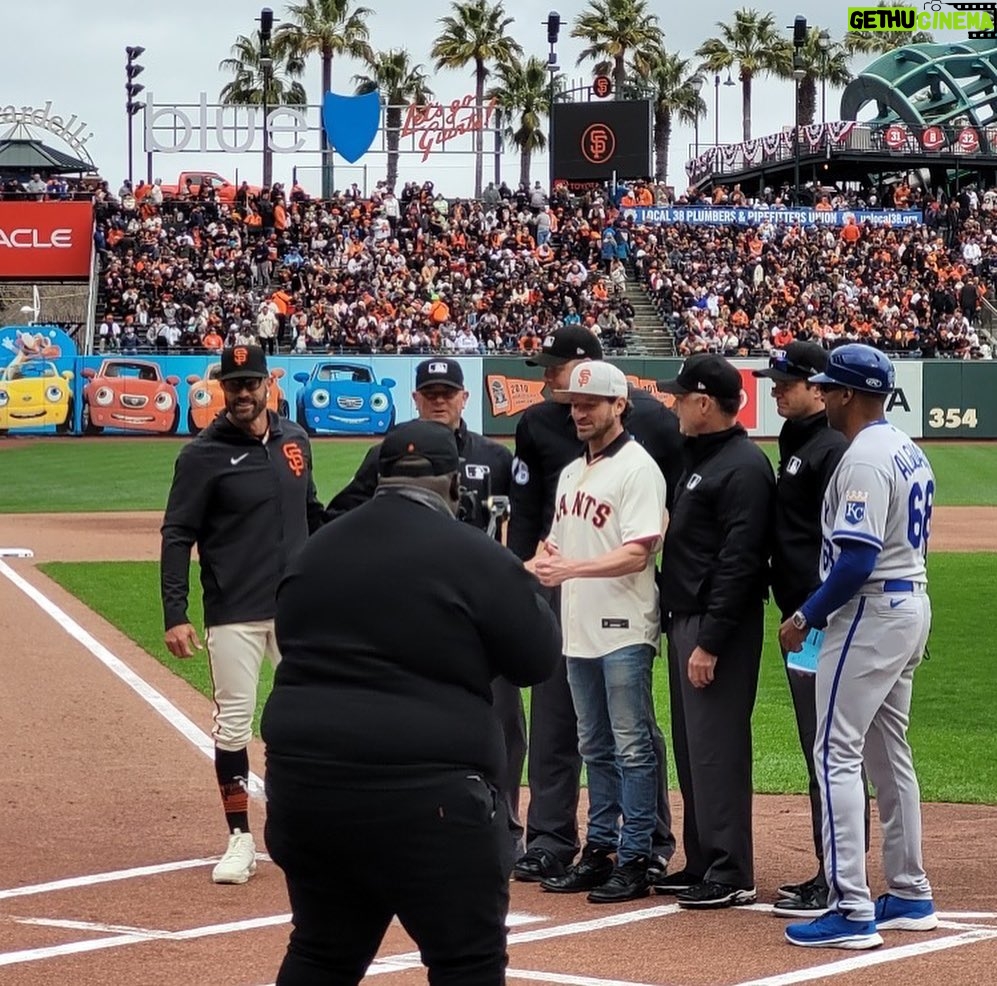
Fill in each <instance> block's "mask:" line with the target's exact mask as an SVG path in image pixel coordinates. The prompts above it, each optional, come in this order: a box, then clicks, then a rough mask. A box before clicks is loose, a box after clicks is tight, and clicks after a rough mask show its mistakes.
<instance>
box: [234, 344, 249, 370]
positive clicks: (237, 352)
mask: <svg viewBox="0 0 997 986" xmlns="http://www.w3.org/2000/svg"><path fill="white" fill-rule="evenodd" d="M232 359H233V360H234V361H235V365H236V366H242V364H243V363H245V362H246V360H248V359H249V350H248V349H246V347H245V346H236V347H235V349H233V350H232Z"/></svg>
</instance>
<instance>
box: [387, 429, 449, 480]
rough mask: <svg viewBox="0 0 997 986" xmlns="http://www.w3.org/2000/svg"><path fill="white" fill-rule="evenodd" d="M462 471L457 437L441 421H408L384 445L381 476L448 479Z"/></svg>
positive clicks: (393, 432)
mask: <svg viewBox="0 0 997 986" xmlns="http://www.w3.org/2000/svg"><path fill="white" fill-rule="evenodd" d="M459 468H460V455H459V454H458V452H457V437H456V436H455V435H454V433H453V431H451V430H450V429H449V428H448V427H447V426H446V425H444V424H440V422H438V421H406V422H405V423H404V424H400V425H399V426H398V427H397V428H393V429H392V430H391V431H389V432H388V434H387V435H386V436H385V438H384V441H383V442H381V451H380V454H379V455H378V459H377V471H378V475H380V476H385V477H391V476H446V475H448V474H449V473H452V472H457V470H458V469H459Z"/></svg>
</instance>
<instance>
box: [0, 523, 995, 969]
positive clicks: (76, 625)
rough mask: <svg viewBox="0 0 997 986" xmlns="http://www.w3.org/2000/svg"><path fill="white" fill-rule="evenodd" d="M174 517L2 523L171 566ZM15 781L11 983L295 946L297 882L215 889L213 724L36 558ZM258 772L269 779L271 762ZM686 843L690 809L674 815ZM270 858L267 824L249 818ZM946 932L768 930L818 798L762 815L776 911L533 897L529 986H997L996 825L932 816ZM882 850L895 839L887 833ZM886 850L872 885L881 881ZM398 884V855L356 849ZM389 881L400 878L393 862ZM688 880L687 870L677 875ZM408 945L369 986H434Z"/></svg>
mask: <svg viewBox="0 0 997 986" xmlns="http://www.w3.org/2000/svg"><path fill="white" fill-rule="evenodd" d="M995 516H997V515H995V513H994V511H987V510H969V509H968V508H948V509H946V508H938V509H937V510H936V513H935V525H934V531H933V537H932V547H933V548H937V549H939V550H997V530H995V527H997V525H995V523H994V520H995ZM159 520H160V517H159V515H158V514H149V513H133V514H96V515H79V516H68V515H60V516H39V515H21V516H13V517H12V516H6V517H0V546H4V547H7V546H19V547H29V548H31V549H33V550H34V552H35V555H36V557H35V561H43V560H116V559H121V560H130V559H138V560H148V559H155V558H157V557H158V551H159V542H158V525H159ZM0 628H2V639H3V651H2V658H0V659H2V661H3V674H2V675H0V707H2V708H3V710H4V740H5V756H4V761H3V762H4V768H5V769H4V780H3V785H2V788H0V831H2V832H3V833H4V848H5V853H4V860H3V863H2V865H0V982H3V983H4V984H5V986H42V984H45V986H48V984H51V983H56V982H65V983H73V984H74V986H91V984H92V986H107V984H115V986H117V984H128V986H132V984H137V986H146V984H148V986H152V984H155V986H191V984H211V986H264V984H269V983H272V982H273V980H274V976H275V973H276V970H277V967H278V965H279V962H280V958H281V955H282V953H283V948H284V944H285V942H286V936H287V931H288V925H287V910H288V905H287V898H286V894H285V890H284V886H283V882H282V880H281V878H280V873H279V871H278V870H277V869H276V868H275V867H274V866H273V865H272V864H270V863H269V862H266V861H263V862H262V863H261V865H260V869H259V872H258V874H257V876H256V877H254V878H253V880H251V881H250V883H249V884H247V885H246V886H244V887H215V886H213V885H212V884H211V883H210V880H209V878H208V872H209V869H210V866H211V865H212V862H213V858H217V854H218V853H219V852H220V850H221V848H222V846H223V844H224V835H225V834H224V831H222V830H221V829H222V827H221V824H220V823H221V817H220V811H219V808H218V805H217V804H216V801H217V796H216V793H215V791H214V786H213V772H212V769H211V764H210V761H209V759H208V757H207V756H206V751H208V750H210V740H209V739H208V737H207V735H206V733H207V732H208V730H209V729H210V716H211V706H210V703H209V702H208V700H207V699H205V698H204V697H203V696H202V695H200V694H198V693H196V692H195V691H193V690H192V689H191V688H189V687H188V686H187V685H186V684H185V683H184V682H183V681H181V680H180V679H178V678H176V677H175V676H173V675H172V674H171V673H170V672H169V671H167V670H166V669H165V668H164V667H163V666H162V665H160V664H159V663H158V662H157V661H156V660H154V659H153V658H151V657H150V656H149V655H147V654H145V653H144V652H143V651H142V650H141V649H139V648H138V647H137V646H136V645H135V644H133V643H132V642H131V641H129V640H128V639H127V638H126V637H125V636H124V635H123V634H122V633H121V632H120V631H118V630H117V629H116V628H114V627H113V626H111V625H109V624H107V623H106V622H105V621H103V620H102V619H100V618H99V617H98V616H96V615H95V614H94V613H92V612H91V611H90V610H88V609H87V608H86V607H84V606H83V605H82V604H81V603H80V602H79V601H78V600H76V599H75V598H73V597H72V596H70V595H69V594H68V593H66V592H64V591H63V590H62V589H61V588H60V587H58V586H57V585H55V584H54V583H52V582H50V581H49V580H48V579H47V578H45V577H44V576H43V575H42V574H41V573H40V572H38V571H37V569H36V568H35V567H34V562H31V561H28V560H16V561H15V560H10V561H8V562H7V563H6V564H5V563H3V560H2V559H0ZM250 753H251V764H252V767H253V770H254V771H255V772H256V773H257V774H262V771H263V758H262V749H261V746H260V744H259V743H254V744H253V746H252V748H251V751H250ZM674 808H675V811H676V830H677V831H680V825H681V806H680V804H678V803H677V801H676V803H675V804H674ZM251 812H252V819H253V828H254V830H255V831H256V832H257V833H258V834H257V839H258V847H259V849H260V850H261V851H262V850H263V846H262V838H261V837H260V835H259V833H261V832H262V806H261V803H260V802H259V800H255V801H254V803H253V806H252V809H251ZM924 819H925V855H926V860H927V864H928V869H929V873H930V874H931V877H932V881H933V883H934V886H935V888H936V900H937V903H938V905H939V907H940V909H941V910H942V911H943V912H944V913H943V918H944V920H943V924H942V927H940V928H939V929H938V930H937V931H933V932H930V933H923V934H920V935H919V934H913V933H889V934H888V935H887V943H886V946H885V947H884V948H881V949H878V950H875V951H874V952H868V953H847V952H838V951H834V950H823V949H816V950H803V949H793V948H790V947H789V946H788V945H786V944H785V943H784V941H783V940H782V924H783V922H781V921H779V920H778V919H776V918H774V917H773V916H772V915H771V913H769V904H770V903H771V901H773V900H774V899H775V888H776V886H777V885H778V884H779V883H781V882H784V881H786V880H792V879H802V878H805V877H807V876H809V875H810V872H811V870H812V869H813V862H812V848H811V847H810V846H809V815H808V805H807V802H806V800H805V799H804V798H802V797H768V796H766V797H758V798H757V799H756V810H755V852H756V866H757V880H758V889H759V901H760V903H759V905H757V906H756V907H755V908H751V909H739V910H737V911H736V912H731V911H726V912H712V913H702V914H693V913H688V912H677V909H676V908H675V907H674V904H673V902H672V900H671V899H670V898H666V897H652V898H649V899H647V900H644V901H638V902H635V903H631V904H627V905H620V906H612V907H603V908H598V907H594V906H592V905H588V904H586V903H585V901H584V899H583V898H581V897H574V896H570V897H562V896H557V895H547V894H543V893H542V892H541V891H540V890H539V889H538V888H537V887H534V886H525V885H521V884H514V885H513V888H512V917H511V922H510V923H511V932H510V971H509V982H510V983H514V982H518V981H523V982H531V983H540V984H549V986H555V984H562V986H563V984H568V986H679V984H681V986H749V984H750V986H789V984H791V983H818V984H825V983H827V984H830V983H834V984H838V986H860V984H866V983H869V982H876V983H877V984H883V986H892V984H898V986H899V984H901V983H903V984H910V986H920V984H921V983H924V984H928V983H934V982H937V981H944V980H947V981H948V982H949V983H952V984H953V986H974V984H981V986H982V984H988V986H989V984H991V983H993V981H994V974H993V972H992V970H993V968H994V967H995V966H997V909H995V905H994V901H993V893H992V878H991V872H990V871H991V869H992V866H991V862H992V859H993V846H994V845H995V844H997V812H995V811H994V810H993V809H992V808H989V807H972V806H955V805H927V806H925V811H924ZM877 835H878V833H877ZM877 847H878V839H877V840H874V847H873V855H872V856H871V857H870V871H871V874H872V879H873V882H874V890H875V887H876V886H878V883H879V876H878V873H879V867H878V862H877V859H878V856H877V855H876V853H877V851H878V849H877ZM349 851H362V852H365V853H368V854H370V856H371V859H372V863H373V864H374V865H387V866H390V847H386V846H355V847H344V852H349ZM378 861H381V862H378ZM676 865H681V861H680V860H676ZM412 947H413V946H412V943H411V942H410V941H409V940H408V938H407V937H406V936H405V934H404V932H402V931H401V929H399V928H397V927H393V928H392V929H391V931H390V933H389V936H388V939H387V940H386V942H385V944H384V947H383V948H382V951H381V956H380V958H379V960H378V963H377V964H376V965H375V967H373V968H372V969H371V972H370V975H369V977H368V978H369V980H370V981H372V982H373V981H374V980H375V978H376V979H377V980H378V981H383V983H384V986H410V984H414V983H424V982H425V981H426V979H425V973H424V971H423V970H422V969H421V966H419V963H418V957H417V956H414V955H413V953H412V951H411V949H412Z"/></svg>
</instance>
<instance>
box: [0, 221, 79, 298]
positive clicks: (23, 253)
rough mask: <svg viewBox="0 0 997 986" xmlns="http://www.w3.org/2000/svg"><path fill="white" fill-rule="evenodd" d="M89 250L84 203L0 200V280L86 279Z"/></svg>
mask: <svg viewBox="0 0 997 986" xmlns="http://www.w3.org/2000/svg"><path fill="white" fill-rule="evenodd" d="M92 253H93V206H92V205H91V204H90V203H89V202H0V279H3V280H13V281H24V280H41V279H44V278H50V279H65V280H75V279H78V278H87V277H89V276H90V262H91V256H92Z"/></svg>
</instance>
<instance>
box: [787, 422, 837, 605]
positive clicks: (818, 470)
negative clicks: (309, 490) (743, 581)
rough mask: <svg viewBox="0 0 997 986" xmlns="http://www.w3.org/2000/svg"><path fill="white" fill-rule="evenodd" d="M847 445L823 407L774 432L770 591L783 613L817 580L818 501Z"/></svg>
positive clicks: (803, 599) (798, 602)
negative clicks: (775, 474) (775, 461)
mask: <svg viewBox="0 0 997 986" xmlns="http://www.w3.org/2000/svg"><path fill="white" fill-rule="evenodd" d="M847 447H848V441H847V439H846V438H845V436H844V435H842V434H841V432H840V431H835V430H834V429H833V428H830V427H828V424H827V415H826V414H825V413H824V412H823V411H820V412H818V413H817V414H814V415H811V416H810V417H808V418H804V419H803V420H801V421H787V422H786V423H785V424H784V425H783V426H782V431H780V432H779V473H778V482H777V484H776V500H775V539H774V543H773V545H772V595H773V596H774V597H775V602H776V605H777V606H778V607H779V610H780V612H781V613H782V614H783V616H788V615H789V614H790V613H792V612H795V611H796V610H797V609H799V608H800V606H802V605H803V603H804V602H806V600H807V599H808V598H809V597H810V595H811V593H813V591H814V590H815V589H817V587H818V586H819V585H820V574H819V561H820V540H821V533H820V522H821V516H820V512H821V504H822V503H823V501H824V490H826V489H827V484H828V481H829V480H830V479H831V475H832V474H833V472H834V470H835V469H837V467H838V463H839V462H840V461H841V457H842V455H844V453H845V449H846V448H847Z"/></svg>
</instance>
